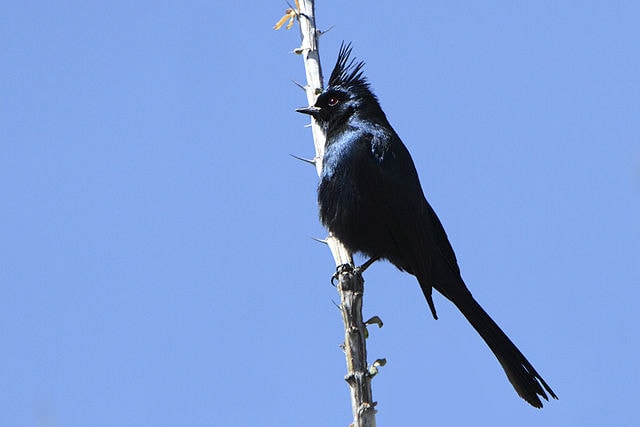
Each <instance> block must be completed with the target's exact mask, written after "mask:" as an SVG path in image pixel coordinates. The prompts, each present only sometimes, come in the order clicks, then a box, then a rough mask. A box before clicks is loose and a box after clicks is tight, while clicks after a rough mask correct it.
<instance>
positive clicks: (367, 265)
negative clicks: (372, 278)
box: [356, 256, 380, 274]
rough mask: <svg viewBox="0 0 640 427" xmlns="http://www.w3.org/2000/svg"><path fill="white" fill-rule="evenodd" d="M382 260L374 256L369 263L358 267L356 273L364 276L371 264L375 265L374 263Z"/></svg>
mask: <svg viewBox="0 0 640 427" xmlns="http://www.w3.org/2000/svg"><path fill="white" fill-rule="evenodd" d="M379 259H380V257H379V256H374V257H373V258H370V259H369V261H367V262H365V263H364V264H362V265H361V266H360V267H356V272H357V273H358V274H362V273H364V271H365V270H366V269H367V268H369V267H370V266H371V264H373V263H374V262H376V261H378V260H379Z"/></svg>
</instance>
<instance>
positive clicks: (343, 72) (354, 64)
mask: <svg viewBox="0 0 640 427" xmlns="http://www.w3.org/2000/svg"><path fill="white" fill-rule="evenodd" d="M350 56H351V43H347V44H345V43H344V42H342V44H341V45H340V52H339V53H338V60H337V61H336V65H335V67H333V71H332V72H331V77H330V78H329V87H336V86H341V87H344V88H350V87H351V88H361V89H367V90H368V89H369V83H367V78H366V77H365V76H363V75H362V67H364V62H363V61H356V59H355V58H350Z"/></svg>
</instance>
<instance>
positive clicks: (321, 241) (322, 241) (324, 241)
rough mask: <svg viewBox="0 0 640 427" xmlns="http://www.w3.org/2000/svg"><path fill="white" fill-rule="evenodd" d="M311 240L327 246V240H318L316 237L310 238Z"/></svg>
mask: <svg viewBox="0 0 640 427" xmlns="http://www.w3.org/2000/svg"><path fill="white" fill-rule="evenodd" d="M311 240H315V241H316V242H318V243H324V244H325V245H326V244H327V239H318V238H317V237H312V238H311Z"/></svg>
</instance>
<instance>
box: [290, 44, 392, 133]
mask: <svg viewBox="0 0 640 427" xmlns="http://www.w3.org/2000/svg"><path fill="white" fill-rule="evenodd" d="M350 55H351V44H350V43H349V44H346V45H345V44H344V43H343V44H342V45H341V46H340V53H339V54H338V60H337V62H336V65H335V67H334V68H333V71H332V72H331V77H330V78H329V85H328V86H327V88H326V89H325V90H324V91H322V93H321V94H320V96H319V97H318V99H317V100H316V102H315V104H314V105H312V106H310V107H304V108H298V109H297V110H296V111H297V112H299V113H303V114H309V115H311V116H313V117H314V118H315V119H316V120H317V121H318V124H320V126H321V127H322V129H323V130H324V131H325V133H328V132H330V131H331V130H334V129H337V128H339V127H341V126H342V125H343V124H345V123H346V122H347V121H348V120H349V119H350V118H351V117H353V116H354V115H356V114H363V113H364V114H366V112H367V111H371V112H372V113H373V110H375V112H376V113H377V112H380V113H382V110H381V109H380V105H379V103H378V100H377V98H376V96H375V95H374V94H373V92H371V89H370V87H369V83H368V82H367V79H366V77H364V76H363V75H362V67H364V62H362V61H356V60H355V59H352V58H350ZM382 114H383V116H384V113H382Z"/></svg>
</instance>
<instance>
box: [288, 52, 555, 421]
mask: <svg viewBox="0 0 640 427" xmlns="http://www.w3.org/2000/svg"><path fill="white" fill-rule="evenodd" d="M350 54H351V48H350V45H346V46H345V45H343V46H342V47H341V49H340V53H339V55H338V61H337V63H336V66H335V68H334V69H333V72H332V73H331V77H330V79H329V85H328V87H327V88H326V89H325V90H324V91H323V93H322V94H321V95H320V96H319V97H318V99H317V101H316V104H315V105H314V106H312V107H308V108H301V109H299V110H298V111H299V112H302V113H306V114H310V115H312V116H313V117H315V119H316V120H317V121H318V123H319V124H320V126H321V127H322V129H323V131H324V133H325V135H326V138H327V141H326V152H325V154H324V158H323V169H322V174H321V179H320V184H319V187H318V204H319V208H320V219H321V221H322V223H323V224H324V225H325V226H326V227H327V228H328V229H329V231H330V232H331V233H333V234H334V235H335V236H337V237H338V238H339V239H340V240H341V241H342V242H343V243H344V244H345V246H346V247H347V248H348V249H350V250H351V251H352V252H361V253H363V254H365V255H367V256H369V257H379V258H384V259H387V260H389V261H390V262H391V263H393V264H394V265H395V266H397V267H398V268H399V269H400V270H404V271H406V272H408V273H410V274H413V275H414V276H416V278H417V279H418V282H419V284H420V287H421V288H422V291H423V293H424V295H425V297H426V299H427V302H428V304H429V307H430V309H431V312H432V314H433V317H434V318H436V319H437V315H436V310H435V306H434V304H433V300H432V298H431V293H432V289H436V290H437V291H438V292H440V293H441V294H442V295H444V296H445V297H446V298H447V299H449V300H450V301H451V302H453V303H454V304H455V305H456V307H458V309H459V310H460V311H461V312H462V314H463V315H464V316H465V317H466V318H467V320H468V321H469V323H471V325H472V326H473V327H474V328H475V329H476V331H477V332H478V333H479V334H480V336H481V337H482V338H483V339H484V341H485V342H486V343H487V345H488V346H489V348H490V349H491V350H492V351H493V353H494V354H495V355H496V357H497V359H498V361H499V362H500V364H501V365H502V367H503V369H504V370H505V373H506V374H507V377H508V379H509V381H510V382H511V384H512V385H513V387H514V388H515V389H516V391H517V393H518V394H519V395H520V396H521V397H522V398H523V399H525V400H526V401H527V402H529V403H530V404H531V405H533V406H535V407H537V408H540V407H542V402H541V400H540V397H542V398H544V399H545V400H548V397H547V393H548V394H549V395H550V396H551V397H554V398H557V397H556V395H555V394H554V392H553V391H552V390H551V388H550V387H549V386H548V385H547V384H546V383H545V381H544V380H543V379H542V377H541V376H540V375H539V374H538V372H537V371H536V370H535V368H534V367H533V366H532V365H531V364H530V363H529V361H528V360H527V359H526V358H525V356H524V355H523V354H522V353H521V352H520V350H518V348H517V347H516V346H515V345H514V344H513V342H512V341H511V340H510V339H509V338H508V337H507V335H506V334H505V333H504V332H503V331H502V330H501V329H500V327H498V325H497V324H496V323H495V322H494V321H493V320H492V319H491V317H489V315H488V314H487V313H486V312H485V311H484V310H483V309H482V307H480V305H479V304H478V303H477V302H476V300H475V299H474V298H473V296H472V295H471V293H470V292H469V290H468V289H467V287H466V285H465V283H464V281H463V280H462V277H461V275H460V269H459V267H458V262H457V260H456V256H455V254H454V252H453V249H452V247H451V244H450V243H449V239H448V238H447V235H446V233H445V231H444V228H443V227H442V224H441V223H440V220H439V219H438V217H437V216H436V214H435V212H434V211H433V209H432V208H431V206H430V205H429V203H428V202H427V200H426V198H425V196H424V193H423V191H422V187H421V185H420V181H419V179H418V174H417V172H416V168H415V166H414V164H413V160H412V159H411V155H410V154H409V152H408V150H407V148H406V147H405V146H404V144H403V143H402V141H401V140H400V138H399V137H398V135H397V134H396V132H395V131H394V130H393V128H392V127H391V125H390V124H389V122H388V121H387V118H386V116H385V114H384V112H383V111H382V109H381V108H380V104H379V103H378V100H377V98H376V96H375V95H374V94H373V93H372V92H371V89H370V87H369V84H368V83H367V80H366V78H365V77H364V76H363V75H362V67H363V65H364V64H363V63H362V62H356V61H355V60H352V59H350Z"/></svg>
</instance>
